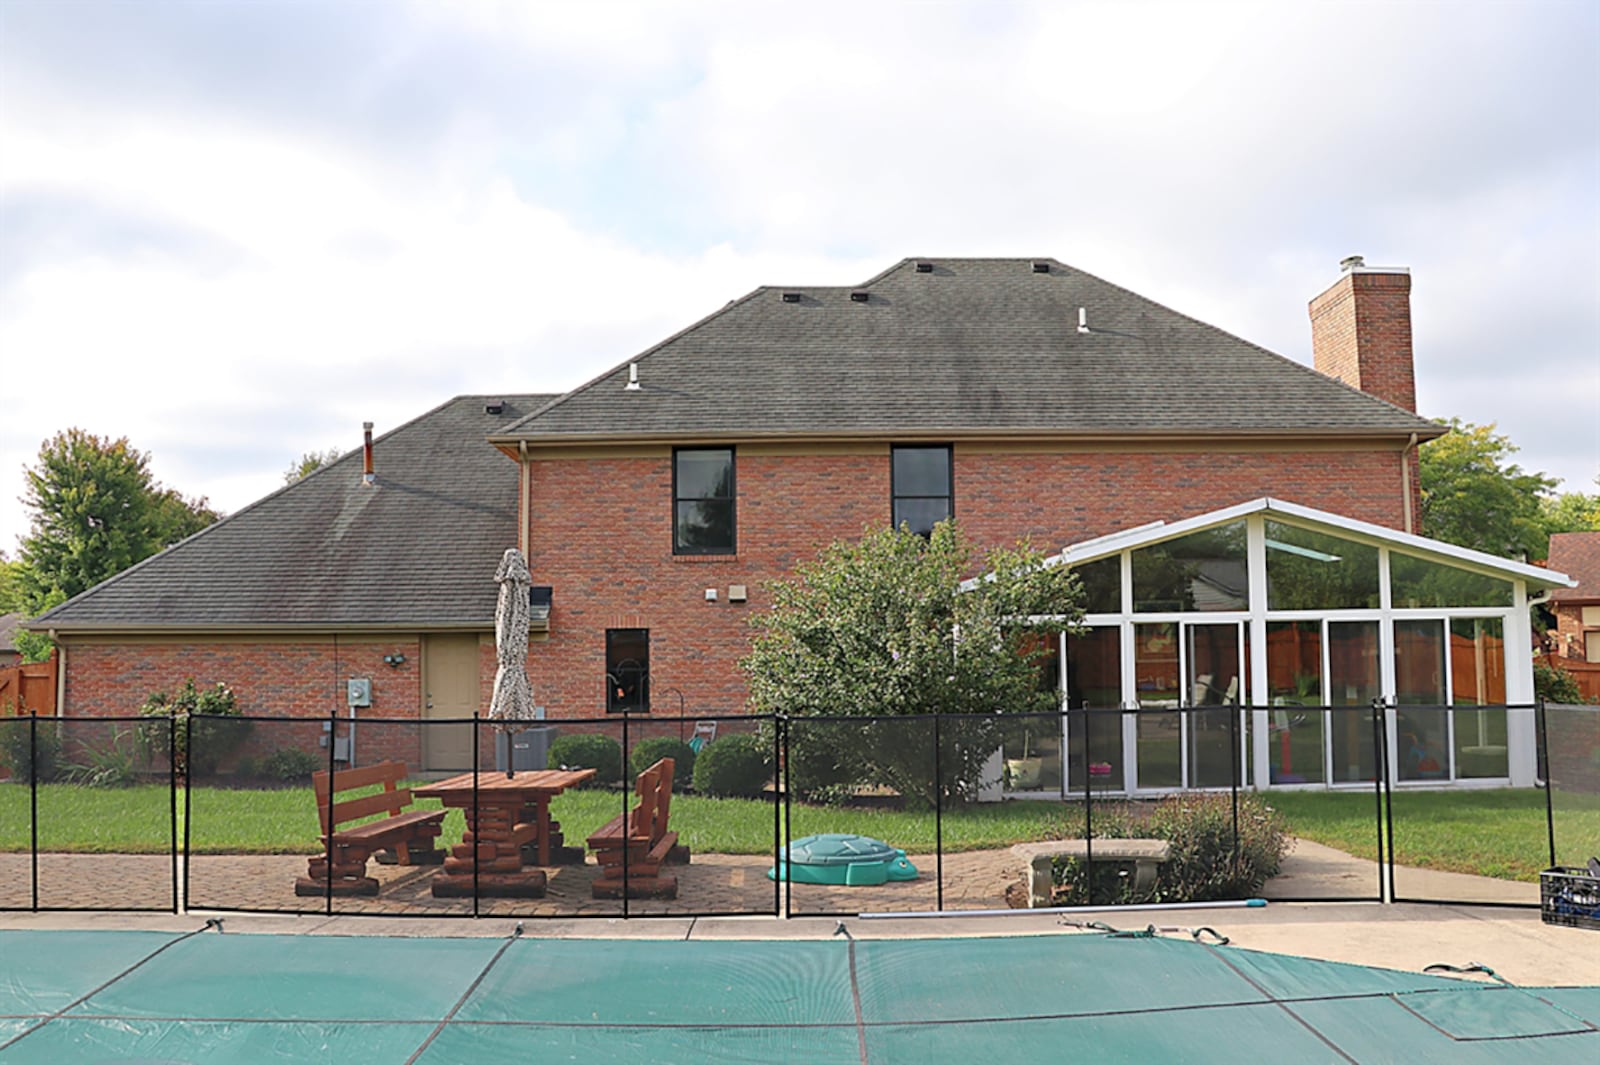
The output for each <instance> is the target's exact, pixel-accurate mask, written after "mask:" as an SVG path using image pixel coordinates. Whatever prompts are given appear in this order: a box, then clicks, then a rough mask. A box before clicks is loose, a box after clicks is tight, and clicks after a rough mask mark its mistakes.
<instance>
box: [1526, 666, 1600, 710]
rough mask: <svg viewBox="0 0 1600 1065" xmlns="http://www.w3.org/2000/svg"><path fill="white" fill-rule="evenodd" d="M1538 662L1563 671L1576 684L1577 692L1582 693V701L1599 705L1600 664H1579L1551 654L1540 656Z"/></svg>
mask: <svg viewBox="0 0 1600 1065" xmlns="http://www.w3.org/2000/svg"><path fill="white" fill-rule="evenodd" d="M1539 660H1540V661H1542V662H1543V663H1544V664H1545V665H1547V666H1554V667H1555V668H1556V669H1564V670H1566V671H1567V672H1568V673H1570V674H1572V679H1573V680H1575V681H1577V682H1578V690H1579V691H1580V692H1582V693H1583V698H1584V700H1585V701H1586V702H1591V703H1600V662H1579V661H1576V660H1574V659H1571V658H1560V657H1558V656H1556V655H1552V654H1545V655H1540V656H1539Z"/></svg>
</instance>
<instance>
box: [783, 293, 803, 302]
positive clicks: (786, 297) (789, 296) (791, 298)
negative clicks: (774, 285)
mask: <svg viewBox="0 0 1600 1065" xmlns="http://www.w3.org/2000/svg"><path fill="white" fill-rule="evenodd" d="M783 302H785V303H799V302H800V293H798V292H785V293H784V294H783Z"/></svg>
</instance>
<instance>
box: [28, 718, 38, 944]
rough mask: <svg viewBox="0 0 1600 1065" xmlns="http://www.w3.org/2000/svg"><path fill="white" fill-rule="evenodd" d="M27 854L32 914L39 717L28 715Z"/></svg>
mask: <svg viewBox="0 0 1600 1065" xmlns="http://www.w3.org/2000/svg"><path fill="white" fill-rule="evenodd" d="M28 837H29V838H28V853H29V855H30V856H31V857H30V861H29V866H30V869H31V873H30V876H31V891H30V893H29V894H30V898H31V899H32V905H33V912H34V913H38V912H39V715H38V714H29V715H28Z"/></svg>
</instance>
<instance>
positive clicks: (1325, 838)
mask: <svg viewBox="0 0 1600 1065" xmlns="http://www.w3.org/2000/svg"><path fill="white" fill-rule="evenodd" d="M1266 799H1267V802H1268V804H1269V805H1271V806H1272V807H1273V809H1275V810H1278V811H1279V812H1280V813H1282V814H1283V815H1284V818H1285V820H1287V821H1288V823H1289V826H1290V831H1291V832H1292V833H1293V834H1294V835H1297V836H1302V837H1304V838H1306V839H1309V840H1314V841H1315V842H1317V843H1323V844H1326V845H1328V846H1330V847H1335V848H1337V849H1339V850H1342V851H1344V852H1346V853H1347V854H1354V855H1356V856H1357V857H1361V858H1371V859H1376V858H1377V857H1378V841H1377V835H1376V833H1375V830H1374V824H1373V822H1374V820H1375V817H1374V806H1375V804H1374V801H1373V797H1372V795H1371V793H1366V792H1364V793H1360V794H1356V793H1348V792H1346V793H1329V792H1315V791H1293V792H1290V791H1275V792H1268V793H1267V794H1266ZM1556 799H1557V801H1556V806H1555V814H1556V817H1555V826H1556V857H1557V859H1558V860H1559V861H1561V862H1562V863H1564V864H1568V865H1582V864H1583V863H1584V862H1585V861H1587V860H1588V858H1589V856H1590V855H1593V854H1600V796H1596V795H1588V796H1582V795H1572V794H1561V795H1558V796H1557V797H1556ZM1393 808H1394V848H1395V862H1396V863H1397V864H1399V865H1409V866H1415V867H1419V868H1424V869H1443V870H1447V871H1450V872H1456V873H1475V874H1477V875H1479V876H1493V877H1499V878H1501V879H1504V880H1527V881H1537V880H1538V879H1539V870H1541V869H1544V868H1545V867H1546V866H1547V865H1549V862H1550V843H1549V836H1548V834H1547V831H1546V827H1545V802H1544V792H1542V791H1535V790H1533V789H1531V788H1526V789H1523V788H1518V789H1512V788H1497V789H1494V790H1489V791H1396V792H1395V793H1394V802H1393Z"/></svg>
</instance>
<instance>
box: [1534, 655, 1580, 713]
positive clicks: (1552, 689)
mask: <svg viewBox="0 0 1600 1065" xmlns="http://www.w3.org/2000/svg"><path fill="white" fill-rule="evenodd" d="M1533 694H1534V695H1535V696H1536V697H1537V698H1540V699H1543V700H1544V701H1545V702H1547V703H1561V704H1564V705H1567V706H1580V705H1582V704H1584V703H1586V702H1588V700H1587V699H1585V698H1584V697H1583V689H1582V688H1580V687H1578V678H1577V677H1574V676H1573V675H1572V674H1571V673H1569V672H1567V671H1566V670H1564V669H1562V668H1561V667H1560V666H1552V665H1546V664H1545V663H1543V662H1535V663H1534V664H1533Z"/></svg>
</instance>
